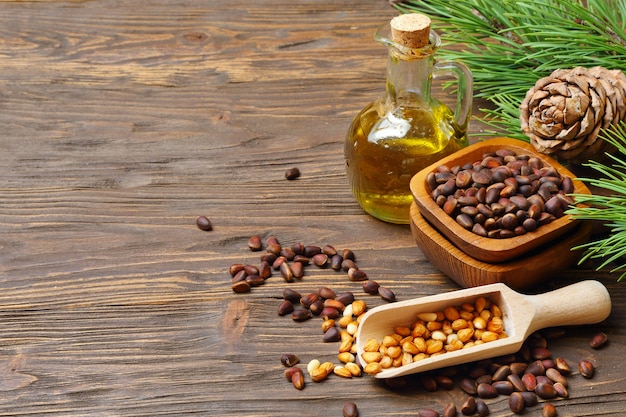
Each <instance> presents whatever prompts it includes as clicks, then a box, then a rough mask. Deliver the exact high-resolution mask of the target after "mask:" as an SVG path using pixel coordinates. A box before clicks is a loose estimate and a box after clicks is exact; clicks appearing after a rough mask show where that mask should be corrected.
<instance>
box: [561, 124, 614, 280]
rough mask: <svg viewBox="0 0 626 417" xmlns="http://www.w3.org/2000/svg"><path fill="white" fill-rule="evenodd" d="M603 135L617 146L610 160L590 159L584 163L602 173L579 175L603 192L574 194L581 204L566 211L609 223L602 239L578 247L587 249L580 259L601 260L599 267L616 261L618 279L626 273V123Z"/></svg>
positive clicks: (574, 215) (586, 218)
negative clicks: (585, 176)
mask: <svg viewBox="0 0 626 417" xmlns="http://www.w3.org/2000/svg"><path fill="white" fill-rule="evenodd" d="M602 138H603V139H604V140H606V141H607V142H609V143H611V144H612V145H613V146H615V148H616V152H615V153H607V158H608V161H609V162H610V163H611V165H607V163H600V162H596V161H590V162H589V163H587V164H585V165H586V166H588V167H590V168H592V169H593V170H594V171H596V172H597V173H599V175H600V177H598V178H579V179H580V180H581V181H583V182H586V183H587V184H589V185H591V186H594V187H597V188H601V189H603V190H604V194H602V195H597V194H591V195H586V194H575V195H574V198H575V200H576V202H577V203H579V204H580V206H578V207H573V208H570V209H569V210H567V214H569V215H571V216H572V217H573V218H577V219H582V220H597V221H602V222H606V226H607V227H609V228H610V231H611V233H610V234H609V235H608V236H607V237H605V238H603V239H600V240H597V241H593V242H589V243H586V244H583V245H580V246H578V247H575V248H574V250H576V249H586V251H585V254H584V255H583V257H582V258H581V262H584V261H585V260H587V259H601V260H602V264H601V265H600V266H599V267H598V269H602V268H605V267H607V266H609V265H610V264H611V263H613V262H617V266H616V267H615V268H613V269H612V270H611V272H618V271H621V275H620V277H619V280H620V281H621V280H622V279H623V278H624V277H625V276H626V261H625V259H626V258H624V256H625V255H626V197H625V196H626V124H625V123H621V124H620V125H619V126H617V127H615V128H613V129H611V130H607V131H605V132H604V133H603V135H602Z"/></svg>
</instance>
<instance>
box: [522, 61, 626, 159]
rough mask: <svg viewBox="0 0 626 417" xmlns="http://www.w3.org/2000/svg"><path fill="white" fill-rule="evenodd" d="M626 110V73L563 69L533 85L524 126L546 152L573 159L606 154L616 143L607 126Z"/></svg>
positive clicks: (526, 100)
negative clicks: (603, 132) (610, 138)
mask: <svg viewBox="0 0 626 417" xmlns="http://www.w3.org/2000/svg"><path fill="white" fill-rule="evenodd" d="M625 116H626V76H624V74H623V73H622V72H621V71H619V70H608V69H606V68H602V67H593V68H590V69H586V68H582V67H577V68H573V69H569V70H565V69H558V70H556V71H554V72H553V73H552V74H550V76H548V77H545V78H542V79H540V80H539V81H537V83H536V84H535V86H534V87H533V88H531V89H530V90H528V92H527V93H526V97H525V98H524V100H523V101H522V105H521V107H520V121H521V127H522V132H524V134H526V135H527V136H528V137H529V138H530V142H531V143H532V144H533V146H534V147H535V148H536V149H537V150H538V151H539V152H542V153H544V154H548V155H551V156H553V157H555V158H557V159H561V160H566V161H569V162H571V163H582V162H586V161H589V160H590V159H596V158H597V159H603V155H604V153H605V152H607V151H608V150H609V147H610V145H609V144H608V143H607V142H606V141H604V140H602V139H600V138H599V137H598V133H601V129H607V128H609V127H611V126H612V125H616V124H618V123H619V122H620V121H622V120H624V119H625Z"/></svg>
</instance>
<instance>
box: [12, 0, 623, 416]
mask: <svg viewBox="0 0 626 417" xmlns="http://www.w3.org/2000/svg"><path fill="white" fill-rule="evenodd" d="M394 15H396V12H395V10H394V9H392V8H391V7H390V6H389V4H388V3H387V2H386V1H383V0H362V1H342V2H338V1H334V0H319V1H307V0H291V1H286V0H255V1H242V0H231V1H218V0H207V1H186V2H183V1H167V0H150V1H147V0H143V1H140V0H133V1H118V0H111V1H104V0H92V1H82V0H66V1H53V0H50V1H35V2H24V1H2V2H0V126H1V130H0V166H1V167H2V177H1V179H0V288H1V291H0V415H7V416H8V415H11V416H26V415H28V416H33V415H50V416H86V415H89V416H118V415H137V416H155V415H207V416H269V415H273V416H317V415H324V416H339V415H341V409H342V406H343V404H344V403H346V402H347V401H354V402H355V403H356V404H357V405H358V407H359V409H360V415H361V416H385V415H389V416H391V415H394V416H396V415H417V410H418V409H419V408H422V407H428V408H434V409H437V410H439V411H440V412H441V411H442V410H443V408H444V406H445V405H446V404H447V403H449V402H454V403H456V404H457V406H458V407H460V406H461V404H462V402H463V401H464V398H465V394H464V393H463V392H462V391H461V390H460V389H459V388H458V387H456V388H454V389H452V390H439V391H437V392H426V391H425V390H424V389H423V388H421V387H420V386H419V385H418V384H413V383H411V384H409V386H408V387H407V388H406V389H403V390H397V389H391V388H389V387H388V386H386V385H385V384H381V383H379V382H378V381H377V380H375V379H374V378H371V377H369V376H365V377H361V378H356V379H351V380H347V379H341V378H339V377H337V376H334V375H333V376H331V377H330V378H328V379H327V380H326V381H324V382H321V383H314V382H311V381H310V380H308V376H307V386H306V388H305V389H304V390H302V391H298V390H296V389H294V388H293V387H292V386H291V384H290V383H289V382H287V381H286V380H285V378H284V376H283V365H281V363H280V361H279V357H280V355H281V354H283V353H294V354H297V355H298V356H299V357H300V359H301V361H302V364H303V365H301V366H304V364H306V363H307V362H308V361H309V360H312V359H320V360H322V361H324V360H329V361H333V362H337V360H336V353H337V344H335V343H324V342H323V341H322V338H321V328H320V323H321V319H319V318H314V319H312V320H309V321H307V322H304V323H296V322H294V321H292V320H291V318H289V317H279V316H278V315H277V313H276V311H277V307H278V305H279V303H280V297H281V294H282V291H283V289H285V288H291V289H294V290H298V291H301V292H302V293H307V292H311V291H314V290H316V289H317V288H318V287H320V286H322V285H325V286H328V287H331V288H332V289H334V290H335V291H353V292H354V293H355V294H357V295H358V297H360V298H362V299H364V300H365V301H366V302H367V304H368V306H369V307H374V306H376V305H380V304H384V301H383V300H382V299H380V298H379V297H377V296H371V295H366V294H364V293H363V292H362V290H361V288H360V284H359V283H354V282H350V281H349V280H348V279H347V277H346V275H345V274H344V273H340V272H334V271H332V270H330V269H316V268H315V267H308V268H307V269H306V274H305V276H304V278H303V279H301V280H299V281H296V282H294V283H292V284H287V283H286V282H285V281H284V280H283V279H282V278H281V277H280V276H278V274H276V273H275V274H274V276H273V277H272V278H270V279H268V280H267V282H266V284H265V285H263V286H260V287H256V288H254V289H253V290H252V291H251V292H250V293H247V294H235V293H234V292H233V291H232V290H231V278H230V276H229V272H228V270H229V266H230V265H231V264H233V263H250V264H258V263H259V254H258V253H253V252H251V251H249V250H248V248H247V241H248V238H249V237H250V236H252V235H259V236H261V237H262V238H263V239H265V238H267V237H268V236H271V235H274V236H276V237H278V239H279V240H280V241H281V242H282V243H284V244H288V245H291V244H293V243H296V242H302V243H305V244H309V245H325V244H331V245H333V246H335V247H336V248H339V249H343V248H350V249H352V250H353V251H354V253H355V254H356V256H357V264H358V265H359V267H360V268H361V269H363V270H364V271H366V272H367V274H368V275H369V277H370V278H371V279H373V280H376V281H378V282H379V283H381V284H383V285H385V286H386V287H388V288H390V289H392V290H393V291H394V292H395V293H396V295H397V298H398V299H399V300H405V299H409V298H413V297H419V296H425V295H431V294H436V293H441V292H445V291H450V290H454V289H457V288H458V287H457V285H456V284H455V283H454V282H453V281H451V280H450V279H449V278H447V277H446V276H444V275H443V274H442V273H440V272H439V271H438V270H437V269H436V268H434V267H433V266H432V265H431V264H430V262H429V261H428V259H426V258H425V256H424V255H423V254H422V253H421V252H420V250H419V248H418V247H417V246H416V244H415V242H414V240H413V238H412V236H411V233H410V230H409V228H408V226H398V225H391V224H386V223H383V222H380V221H377V220H375V219H373V218H371V217H369V216H368V215H366V214H364V213H363V212H362V210H361V209H360V208H359V206H358V204H357V203H356V201H355V200H354V198H353V196H352V194H351V192H350V190H349V187H348V184H347V180H346V176H345V168H344V160H343V139H344V135H345V132H346V130H347V127H348V124H349V122H350V120H351V118H352V117H353V116H354V115H355V113H356V112H357V111H358V110H360V109H361V108H362V107H363V106H364V105H365V104H367V103H368V102H369V101H371V100H372V99H373V98H374V97H376V96H377V95H378V94H380V93H381V92H382V90H383V88H384V72H385V66H386V50H385V49H384V48H383V47H382V46H380V45H378V44H376V43H375V42H374V41H373V33H374V31H375V28H376V27H377V26H378V25H380V24H381V23H384V22H385V21H387V20H388V19H390V18H391V17H393V16H394ZM471 128H472V131H473V132H478V130H479V129H480V127H479V126H478V125H477V124H476V123H474V124H472V127H471ZM293 166H297V167H299V169H300V170H301V172H302V176H301V177H300V178H299V179H298V180H296V181H287V180H286V179H285V178H284V172H285V170H286V169H288V168H290V167H293ZM199 215H206V216H208V217H209V218H210V219H211V221H212V222H213V225H214V230H213V231H210V232H205V231H201V230H199V229H198V228H197V227H196V225H195V220H196V217H197V216H199ZM587 278H592V279H598V280H600V281H601V282H602V283H604V284H605V285H606V286H607V287H608V289H609V291H610V293H611V297H612V301H613V311H612V313H611V315H610V317H609V318H608V319H607V320H606V321H605V322H603V323H601V324H599V325H597V326H581V327H572V328H568V329H567V332H566V334H565V336H563V337H562V338H559V339H557V340H555V341H552V342H551V343H550V348H551V349H552V352H553V355H556V356H562V357H564V358H566V359H567V360H568V361H569V362H570V363H571V365H572V366H573V367H575V364H576V362H577V361H578V360H579V359H582V358H588V359H590V360H591V361H592V362H593V363H594V364H596V365H597V370H596V375H595V377H594V378H593V379H590V380H587V379H584V378H582V377H581V376H580V375H578V372H577V371H576V372H574V375H572V376H571V377H570V378H569V384H570V385H569V392H570V396H569V398H568V399H561V400H555V401H554V403H555V404H556V405H557V409H558V411H559V416H598V415H602V416H618V415H624V413H625V411H624V410H626V405H625V404H626V379H625V378H626V372H625V369H624V365H625V364H626V359H625V358H624V356H623V348H624V346H626V325H625V324H624V323H626V313H625V309H626V284H625V283H618V282H616V280H617V276H616V275H613V274H609V273H608V272H602V273H599V272H595V271H594V270H593V268H591V267H587V268H574V269H572V270H569V271H563V272H562V273H561V274H558V276H555V277H554V279H553V280H552V281H550V282H548V283H546V285H545V288H543V289H542V290H544V289H550V288H553V287H560V286H563V285H565V284H568V283H572V282H576V281H580V280H582V279H587ZM580 302H581V303H584V302H585V300H584V299H581V300H580ZM598 331H604V332H606V333H607V334H608V336H609V339H610V342H609V344H608V345H607V346H606V347H605V348H603V349H600V350H592V349H591V348H590V347H589V339H590V338H591V336H592V335H593V334H595V333H596V332H598ZM410 382H411V381H410ZM487 403H488V404H489V407H490V409H491V415H492V416H510V415H512V413H511V412H510V411H509V407H508V404H507V400H506V398H505V397H498V398H496V399H491V400H487ZM539 414H540V408H539V407H534V408H532V409H531V410H530V411H528V412H526V413H525V415H539Z"/></svg>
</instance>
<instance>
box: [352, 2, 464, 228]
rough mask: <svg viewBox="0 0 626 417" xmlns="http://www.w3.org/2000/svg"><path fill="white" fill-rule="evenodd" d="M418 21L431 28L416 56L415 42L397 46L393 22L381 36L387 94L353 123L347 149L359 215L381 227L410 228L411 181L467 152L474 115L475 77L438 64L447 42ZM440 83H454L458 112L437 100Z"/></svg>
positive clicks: (456, 66)
mask: <svg viewBox="0 0 626 417" xmlns="http://www.w3.org/2000/svg"><path fill="white" fill-rule="evenodd" d="M414 15H415V14H407V15H401V16H398V17H397V18H395V19H394V20H396V19H399V18H404V17H405V16H414ZM418 16H421V17H422V18H426V19H427V23H428V32H427V33H426V34H425V39H424V40H423V42H422V43H426V45H424V46H421V47H418V48H415V47H413V45H410V40H409V42H408V43H409V46H407V44H406V43H407V42H405V39H398V38H402V36H398V35H397V33H395V32H397V30H396V31H395V32H394V30H393V29H392V24H393V23H394V20H392V22H391V23H387V24H385V25H383V26H381V27H380V28H379V29H378V31H377V32H376V35H375V37H374V38H375V40H376V41H378V42H380V43H382V44H383V45H385V46H386V47H387V48H388V52H389V53H388V63H387V85H386V94H385V95H383V96H382V97H379V98H378V99H376V100H375V101H373V102H372V103H370V104H369V105H368V106H366V107H365V108H364V109H363V110H361V112H360V113H359V114H358V115H357V116H356V117H355V118H354V120H353V121H352V124H351V125H350V128H349V130H348V133H347V135H346V141H345V147H344V154H345V158H346V165H347V174H348V180H349V182H350V186H351V188H352V192H353V193H354V196H355V197H356V199H357V201H358V202H359V204H360V205H361V207H362V208H363V209H364V210H365V211H366V212H367V213H369V214H370V215H372V216H374V217H376V218H378V219H380V220H383V221H387V222H391V223H400V224H407V223H409V221H410V219H409V207H410V205H411V203H412V201H413V197H412V195H411V191H410V189H409V183H410V180H411V178H412V177H413V176H414V175H415V174H416V173H417V172H418V171H420V170H421V169H422V168H424V167H426V166H428V165H430V164H432V163H434V162H436V161H437V160H439V159H441V158H442V157H444V156H447V155H449V154H451V153H453V152H455V151H457V150H459V149H461V148H463V147H465V146H467V145H468V141H467V126H468V123H469V118H470V112H471V108H472V75H471V72H470V70H469V69H468V68H467V67H466V66H465V65H463V64H461V63H459V62H453V61H445V62H444V61H441V62H437V61H435V58H434V54H435V52H436V51H437V49H438V48H439V46H440V44H441V40H440V38H439V36H438V35H437V34H436V33H435V32H433V31H431V30H430V19H428V18H427V17H426V16H424V15H418ZM400 35H402V34H400ZM409 35H410V34H409ZM394 36H395V38H396V39H394ZM422 36H424V34H422ZM436 77H452V78H453V79H455V80H456V83H457V88H456V93H457V103H456V110H455V111H454V112H453V111H452V110H451V109H450V108H449V107H448V106H447V105H445V104H444V103H442V102H441V101H439V100H437V99H434V98H432V97H431V83H432V80H433V78H436Z"/></svg>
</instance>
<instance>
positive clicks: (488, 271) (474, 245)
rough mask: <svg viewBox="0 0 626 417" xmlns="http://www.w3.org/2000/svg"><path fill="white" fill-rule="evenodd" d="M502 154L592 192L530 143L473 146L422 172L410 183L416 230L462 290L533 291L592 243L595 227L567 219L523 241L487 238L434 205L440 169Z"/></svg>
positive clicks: (487, 142) (421, 244) (579, 191)
mask: <svg viewBox="0 0 626 417" xmlns="http://www.w3.org/2000/svg"><path fill="white" fill-rule="evenodd" d="M503 149H507V150H511V151H513V152H515V153H516V154H517V155H528V156H530V157H537V158H539V159H540V160H541V161H542V163H543V164H544V166H546V165H549V166H552V167H553V168H555V169H556V170H557V171H558V172H559V174H560V175H561V176H562V177H569V178H571V179H572V180H573V181H572V182H573V187H574V191H573V194H589V193H590V191H589V189H588V188H587V187H586V186H585V185H584V184H583V183H582V182H581V181H579V180H576V179H575V176H574V174H572V173H571V172H570V171H569V170H568V169H567V168H565V167H564V166H562V165H561V164H560V163H558V162H557V161H556V160H554V159H552V158H550V157H548V156H546V155H543V154H540V153H538V152H537V151H536V150H535V149H534V148H533V147H532V146H531V145H530V144H528V143H526V142H522V141H520V140H516V139H509V138H497V139H489V140H485V141H482V142H479V143H476V144H474V145H470V146H469V147H467V148H464V149H462V150H460V151H458V152H456V153H454V154H452V155H450V156H448V157H446V158H443V159H442V160H440V161H438V162H437V163H435V164H433V165H431V166H429V167H426V168H424V169H423V170H422V171H420V172H419V173H417V174H416V175H415V176H414V177H413V178H412V180H411V192H412V193H413V197H414V203H413V205H412V206H411V231H412V233H413V236H414V238H415V241H416V242H417V245H418V246H419V247H420V249H421V250H422V251H423V252H424V254H425V255H426V256H427V257H428V259H429V260H430V261H431V262H432V263H433V264H434V265H435V266H436V267H437V268H438V269H439V270H441V271H442V272H443V273H445V274H446V275H448V276H449V277H450V278H451V279H453V280H454V281H455V282H457V283H458V284H459V285H461V286H462V287H475V286H478V285H484V284H491V283H495V282H502V283H505V284H507V285H508V286H510V287H511V288H514V289H517V290H526V289H530V288H532V287H534V286H537V285H539V284H540V283H542V282H544V281H545V280H547V279H549V278H551V277H555V276H557V275H558V274H559V273H560V272H562V271H563V270H565V269H567V268H570V267H572V266H573V265H575V264H576V262H577V261H578V260H579V259H580V256H581V255H582V253H581V251H580V250H572V248H573V247H575V246H577V245H579V244H582V243H585V242H587V241H588V240H589V237H590V235H591V223H589V222H582V221H579V220H576V219H572V218H571V217H570V216H568V215H564V216H562V217H559V218H557V219H556V220H553V221H552V222H550V223H547V224H544V225H541V226H539V227H537V228H536V230H534V231H529V232H527V233H524V234H521V235H519V236H515V237H510V238H505V239H501V238H493V237H483V236H480V235H478V234H476V233H474V232H472V231H471V230H468V229H466V228H464V227H462V226H461V225H460V224H459V223H458V222H457V221H456V220H455V218H454V217H452V216H450V215H449V214H448V213H446V212H445V211H444V210H443V209H442V208H441V207H440V206H439V205H438V204H437V203H436V202H435V200H434V199H433V197H432V190H431V188H430V186H429V184H428V181H427V177H428V175H429V174H430V173H432V172H434V171H435V170H437V167H439V166H441V165H444V166H447V167H449V168H452V167H455V166H463V165H465V164H473V163H475V162H476V161H480V160H482V159H483V156H484V155H486V154H490V153H495V152H496V151H499V150H503Z"/></svg>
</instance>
